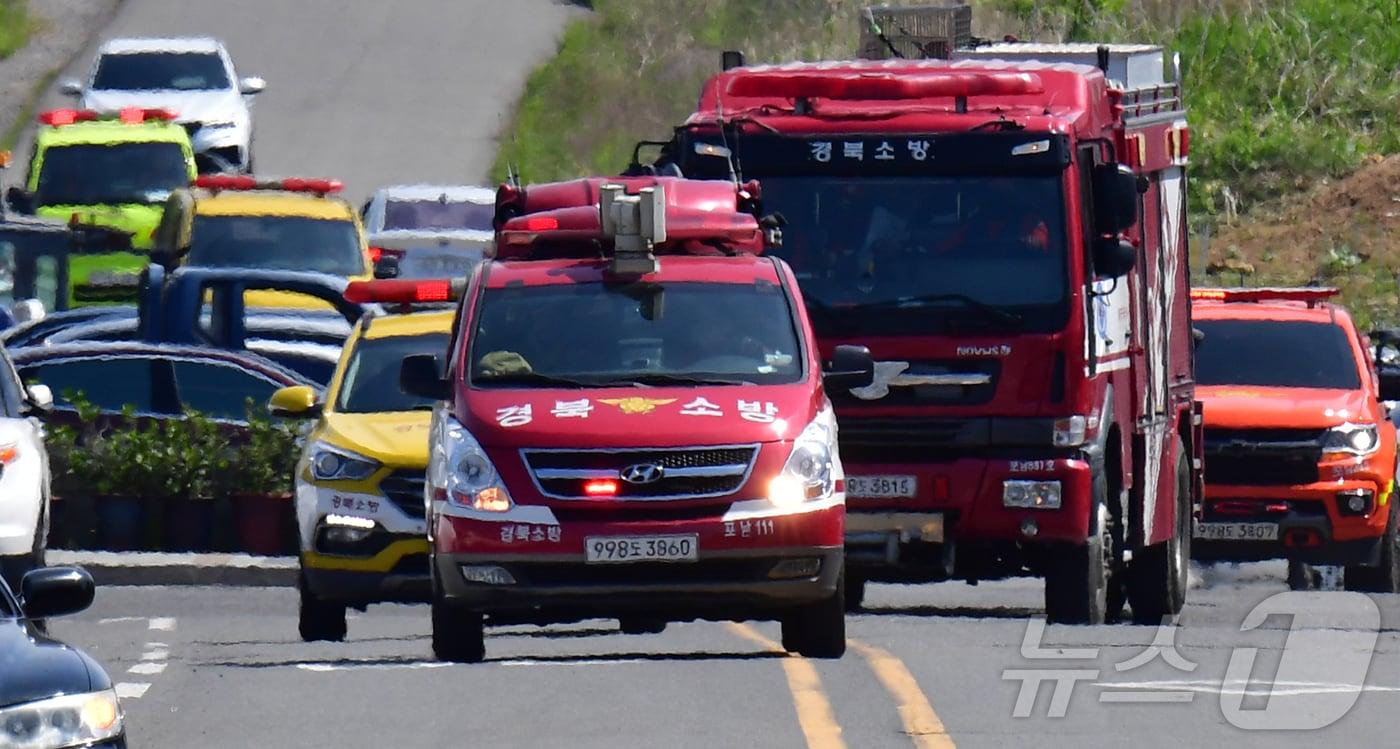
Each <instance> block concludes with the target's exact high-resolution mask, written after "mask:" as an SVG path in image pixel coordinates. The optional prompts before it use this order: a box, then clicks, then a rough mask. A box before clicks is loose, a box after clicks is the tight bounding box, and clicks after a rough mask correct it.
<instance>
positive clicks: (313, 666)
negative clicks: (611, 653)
mask: <svg viewBox="0 0 1400 749" xmlns="http://www.w3.org/2000/svg"><path fill="white" fill-rule="evenodd" d="M647 662H648V661H647V659H644V658H615V659H607V660H593V659H589V658H579V659H569V660H559V661H535V660H528V659H519V660H505V661H487V662H486V663H484V664H482V665H493V666H517V667H518V666H571V667H572V666H620V665H625V664H634V663H647ZM455 665H457V664H455V663H443V662H441V661H410V662H405V663H298V664H296V667H297V668H299V669H301V670H303V671H315V672H318V673H326V672H330V671H381V670H389V669H399V668H406V669H420V668H447V667H448V666H455Z"/></svg>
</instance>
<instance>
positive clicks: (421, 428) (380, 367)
mask: <svg viewBox="0 0 1400 749" xmlns="http://www.w3.org/2000/svg"><path fill="white" fill-rule="evenodd" d="M356 286H358V284H352V285H351V287H350V288H351V289H354V288H355V287H356ZM351 293H352V292H351V291H350V290H349V289H347V292H346V295H347V297H349V296H350V295H351ZM453 315H454V310H450V309H449V310H433V311H420V312H409V313H405V314H388V315H384V314H374V313H373V312H371V313H367V314H366V315H365V316H364V317H363V318H361V320H360V321H359V322H358V323H356V324H355V326H354V328H353V329H352V330H351V333H350V337H349V338H348V339H347V340H346V342H345V348H344V351H343V352H342V353H341V358H340V363H339V365H337V367H336V370H335V375H334V376H333V377H332V378H331V381H330V385H329V386H328V387H327V389H326V394H325V398H324V400H320V399H318V397H317V394H316V392H315V391H314V390H313V389H312V388H311V387H308V386H299V387H289V388H284V389H282V390H279V391H277V392H276V393H274V394H273V395H272V399H271V400H270V401H269V402H268V408H269V410H270V411H271V412H272V414H273V415H274V416H281V417H284V418H315V419H316V420H317V421H316V423H315V426H314V427H313V428H312V430H311V431H310V433H309V434H308V435H307V438H306V445H305V447H304V448H303V450H302V454H301V458H300V460H299V461H298V462H297V467H296V514H297V525H298V530H299V537H300V540H301V575H300V581H299V586H298V587H299V588H300V591H301V617H300V630H301V636H302V638H303V639H305V640H307V641H314V640H343V639H344V638H345V632H346V624H345V612H346V609H347V608H348V607H354V608H358V609H361V610H363V609H364V607H365V606H367V605H369V604H371V603H380V602H421V601H426V600H428V596H429V595H430V593H431V591H430V579H429V577H428V541H427V526H426V524H425V520H424V502H423V474H424V471H425V470H426V469H427V465H428V422H429V417H430V416H431V409H432V405H433V404H432V402H431V401H428V400H426V399H424V398H421V397H417V396H412V395H406V394H404V393H403V392H402V391H401V390H400V389H399V386H398V382H399V367H400V364H401V363H402V362H403V359H404V357H406V356H412V355H415V354H444V353H445V352H446V351H447V344H448V336H449V333H450V331H451V329H452V320H453Z"/></svg>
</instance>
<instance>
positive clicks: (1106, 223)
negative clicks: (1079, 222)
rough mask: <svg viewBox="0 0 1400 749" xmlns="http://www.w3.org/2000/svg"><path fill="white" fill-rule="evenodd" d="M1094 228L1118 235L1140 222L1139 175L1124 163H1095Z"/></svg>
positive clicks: (1099, 231) (1098, 232) (1100, 232)
mask: <svg viewBox="0 0 1400 749" xmlns="http://www.w3.org/2000/svg"><path fill="white" fill-rule="evenodd" d="M1093 191H1094V196H1093V197H1094V228H1095V230H1096V232H1095V233H1097V234H1108V235H1118V234H1121V233H1123V232H1125V231H1127V230H1128V229H1131V228H1132V227H1133V225H1135V224H1136V223H1137V222H1138V179H1137V175H1136V174H1134V173H1133V170H1132V169H1129V168H1128V167H1126V166H1123V165H1122V164H1099V165H1097V166H1095V167H1094V176H1093Z"/></svg>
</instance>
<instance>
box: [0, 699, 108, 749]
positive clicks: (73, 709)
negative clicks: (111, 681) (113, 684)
mask: <svg viewBox="0 0 1400 749" xmlns="http://www.w3.org/2000/svg"><path fill="white" fill-rule="evenodd" d="M121 732H122V707H121V702H119V701H118V700H117V693H116V692H114V691H112V690H110V689H108V690H105V691H102V692H90V693H86V694H69V695H64V696H62V697H51V698H49V699H47V700H39V701H38V702H28V703H25V704H22V705H15V706H13V707H7V708H5V709H3V710H0V746H4V747H11V748H13V749H60V747H69V746H86V745H88V744H91V743H95V742H98V741H106V740H107V739H112V738H115V737H117V736H120V735H121Z"/></svg>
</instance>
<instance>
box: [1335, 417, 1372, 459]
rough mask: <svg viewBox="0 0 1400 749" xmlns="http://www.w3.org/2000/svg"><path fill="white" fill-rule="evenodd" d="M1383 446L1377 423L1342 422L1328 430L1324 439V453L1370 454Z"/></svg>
mask: <svg viewBox="0 0 1400 749" xmlns="http://www.w3.org/2000/svg"><path fill="white" fill-rule="evenodd" d="M1380 446H1381V439H1380V433H1379V432H1378V431H1377V430H1376V425H1375V424H1342V425H1340V426H1335V427H1332V428H1331V429H1328V430H1327V436H1326V437H1324V438H1323V440H1322V451H1323V452H1324V453H1347V454H1350V455H1370V454H1371V453H1373V452H1375V451H1376V449H1377V448H1379V447H1380Z"/></svg>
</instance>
